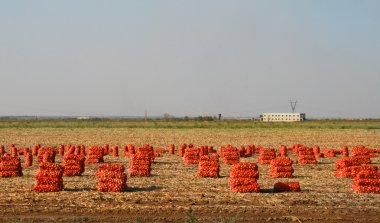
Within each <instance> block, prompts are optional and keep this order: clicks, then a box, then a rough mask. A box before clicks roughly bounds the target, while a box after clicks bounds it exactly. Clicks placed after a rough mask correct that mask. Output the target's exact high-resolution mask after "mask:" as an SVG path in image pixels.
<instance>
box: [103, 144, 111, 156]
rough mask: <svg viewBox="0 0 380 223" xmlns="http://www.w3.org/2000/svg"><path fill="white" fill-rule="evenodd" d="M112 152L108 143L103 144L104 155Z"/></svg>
mask: <svg viewBox="0 0 380 223" xmlns="http://www.w3.org/2000/svg"><path fill="white" fill-rule="evenodd" d="M109 152H110V146H109V145H108V144H104V145H103V155H104V156H105V155H108V153H109Z"/></svg>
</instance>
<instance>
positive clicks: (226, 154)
mask: <svg viewBox="0 0 380 223" xmlns="http://www.w3.org/2000/svg"><path fill="white" fill-rule="evenodd" d="M219 151H220V155H221V157H222V159H223V163H225V164H229V165H232V164H235V163H238V162H239V160H240V156H239V151H238V149H237V148H236V147H233V146H231V145H227V146H225V147H224V146H222V147H220V148H219Z"/></svg>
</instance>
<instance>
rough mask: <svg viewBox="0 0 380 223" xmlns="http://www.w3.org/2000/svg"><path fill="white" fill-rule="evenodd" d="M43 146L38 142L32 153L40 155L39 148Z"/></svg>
mask: <svg viewBox="0 0 380 223" xmlns="http://www.w3.org/2000/svg"><path fill="white" fill-rule="evenodd" d="M40 148H41V145H40V144H36V145H34V146H33V147H32V155H33V156H38V150H39V149H40Z"/></svg>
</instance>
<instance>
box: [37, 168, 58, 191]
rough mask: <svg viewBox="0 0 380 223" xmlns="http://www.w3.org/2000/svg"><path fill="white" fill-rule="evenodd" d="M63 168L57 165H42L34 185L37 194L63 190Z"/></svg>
mask: <svg viewBox="0 0 380 223" xmlns="http://www.w3.org/2000/svg"><path fill="white" fill-rule="evenodd" d="M62 175H63V166H61V165H57V164H55V163H48V162H46V163H41V164H40V165H39V167H38V170H37V173H36V176H35V181H36V184H35V185H34V189H33V190H34V191H35V192H38V193H40V192H57V191H61V190H63V179H62Z"/></svg>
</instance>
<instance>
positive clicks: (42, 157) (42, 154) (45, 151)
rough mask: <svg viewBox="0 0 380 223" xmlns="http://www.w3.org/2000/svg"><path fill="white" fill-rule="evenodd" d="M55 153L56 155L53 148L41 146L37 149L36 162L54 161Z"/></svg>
mask: <svg viewBox="0 0 380 223" xmlns="http://www.w3.org/2000/svg"><path fill="white" fill-rule="evenodd" d="M55 155H56V152H55V150H54V149H53V148H51V147H42V148H40V149H38V155H37V162H38V163H43V162H49V163H55Z"/></svg>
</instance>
